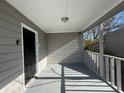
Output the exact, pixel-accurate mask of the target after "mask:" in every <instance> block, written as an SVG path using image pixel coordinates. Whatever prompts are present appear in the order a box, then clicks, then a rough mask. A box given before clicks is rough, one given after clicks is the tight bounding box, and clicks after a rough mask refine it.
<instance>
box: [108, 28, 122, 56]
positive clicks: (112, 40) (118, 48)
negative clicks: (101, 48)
mask: <svg viewBox="0 0 124 93" xmlns="http://www.w3.org/2000/svg"><path fill="white" fill-rule="evenodd" d="M123 42H124V27H123V28H121V29H118V30H117V31H115V32H111V33H110V34H109V35H108V37H107V40H106V45H107V47H108V49H109V50H111V51H112V52H113V53H114V56H120V57H124V43H123Z"/></svg>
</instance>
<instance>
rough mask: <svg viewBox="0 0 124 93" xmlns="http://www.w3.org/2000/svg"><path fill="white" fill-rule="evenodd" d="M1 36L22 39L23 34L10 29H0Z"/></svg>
mask: <svg viewBox="0 0 124 93" xmlns="http://www.w3.org/2000/svg"><path fill="white" fill-rule="evenodd" d="M0 36H7V37H12V38H21V33H18V32H15V31H10V30H8V29H4V28H0Z"/></svg>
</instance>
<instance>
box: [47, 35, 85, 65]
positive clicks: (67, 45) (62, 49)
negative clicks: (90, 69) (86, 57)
mask: <svg viewBox="0 0 124 93" xmlns="http://www.w3.org/2000/svg"><path fill="white" fill-rule="evenodd" d="M47 44H48V45H47V50H48V51H47V52H48V63H80V62H83V52H82V41H81V38H80V35H79V34H78V33H56V34H54V33H53V34H47Z"/></svg>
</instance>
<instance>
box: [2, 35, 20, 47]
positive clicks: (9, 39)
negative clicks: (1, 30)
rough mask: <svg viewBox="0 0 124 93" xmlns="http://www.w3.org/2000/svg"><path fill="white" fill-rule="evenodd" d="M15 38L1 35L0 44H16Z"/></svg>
mask: <svg viewBox="0 0 124 93" xmlns="http://www.w3.org/2000/svg"><path fill="white" fill-rule="evenodd" d="M16 40H18V39H15V38H12V37H6V36H1V37H0V45H8V46H9V45H13V46H16V47H18V46H17V45H16Z"/></svg>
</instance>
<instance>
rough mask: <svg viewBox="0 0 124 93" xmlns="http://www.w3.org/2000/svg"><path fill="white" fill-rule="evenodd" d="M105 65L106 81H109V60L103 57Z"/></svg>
mask: <svg viewBox="0 0 124 93" xmlns="http://www.w3.org/2000/svg"><path fill="white" fill-rule="evenodd" d="M105 65H106V80H107V81H109V78H110V77H109V58H108V57H105Z"/></svg>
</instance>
